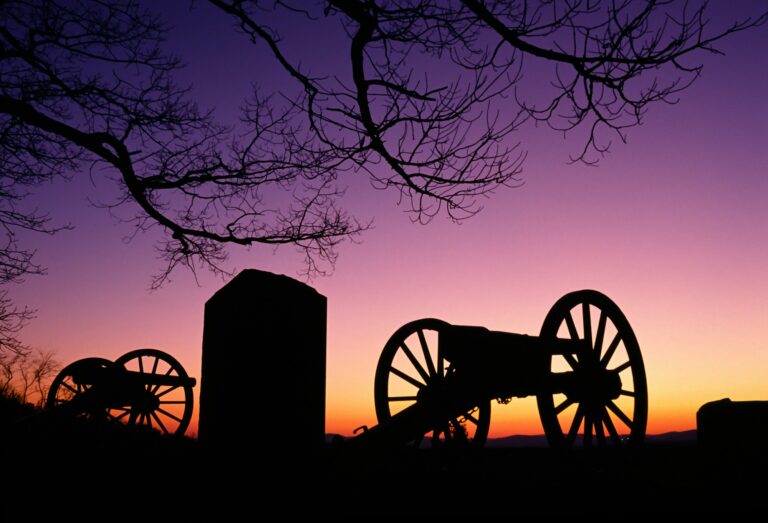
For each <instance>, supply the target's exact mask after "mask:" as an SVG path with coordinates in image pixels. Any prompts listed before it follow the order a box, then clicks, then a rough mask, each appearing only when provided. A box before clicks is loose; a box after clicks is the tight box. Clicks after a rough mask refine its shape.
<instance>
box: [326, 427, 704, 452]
mask: <svg viewBox="0 0 768 523" xmlns="http://www.w3.org/2000/svg"><path fill="white" fill-rule="evenodd" d="M338 437H341V436H339V435H338V434H326V435H325V441H326V443H331V442H332V441H333V439H334V438H338ZM645 442H646V443H647V444H650V445H660V446H661V445H663V446H677V445H682V446H685V445H695V444H696V430H695V429H692V430H684V431H677V432H665V433H663V434H647V435H646V436H645ZM485 447H486V448H491V449H507V448H543V447H549V444H548V443H547V437H546V436H545V435H544V434H538V435H517V436H505V437H502V438H488V440H487V441H486V442H485Z"/></svg>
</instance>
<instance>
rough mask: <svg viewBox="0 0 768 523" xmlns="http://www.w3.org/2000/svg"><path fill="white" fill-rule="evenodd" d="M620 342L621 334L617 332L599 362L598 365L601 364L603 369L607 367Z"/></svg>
mask: <svg viewBox="0 0 768 523" xmlns="http://www.w3.org/2000/svg"><path fill="white" fill-rule="evenodd" d="M620 342H621V333H620V332H617V333H616V336H614V337H613V341H611V344H610V345H608V349H606V351H605V354H604V355H603V359H601V360H600V363H602V365H603V367H605V368H607V367H608V362H609V361H611V358H612V357H613V353H614V352H616V347H618V346H619V343H620Z"/></svg>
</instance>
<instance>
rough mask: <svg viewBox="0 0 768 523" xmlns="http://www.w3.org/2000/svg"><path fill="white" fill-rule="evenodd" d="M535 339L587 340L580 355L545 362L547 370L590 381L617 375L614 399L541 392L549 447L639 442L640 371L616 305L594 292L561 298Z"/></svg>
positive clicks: (642, 412) (642, 423)
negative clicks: (618, 389)
mask: <svg viewBox="0 0 768 523" xmlns="http://www.w3.org/2000/svg"><path fill="white" fill-rule="evenodd" d="M540 337H541V339H542V340H547V339H553V338H555V337H559V338H567V339H581V340H587V341H588V343H587V344H586V347H585V351H584V352H583V353H582V354H580V355H578V356H576V357H574V356H572V355H568V356H562V355H553V356H551V357H550V358H549V360H550V361H549V368H550V371H551V372H573V373H574V375H575V376H577V377H580V378H583V377H588V378H589V379H593V378H595V377H598V378H610V379H613V378H614V375H618V377H619V378H620V379H621V391H620V392H619V393H618V397H616V398H611V397H607V396H605V395H602V396H601V395H600V394H593V395H588V396H584V395H581V394H580V395H576V394H559V393H558V394H552V393H541V394H539V395H538V396H537V403H538V408H539V415H540V417H541V422H542V425H543V427H544V432H545V434H546V436H547V439H548V440H549V443H550V445H552V446H553V447H576V446H584V447H592V446H599V447H607V446H621V445H622V444H624V443H630V444H633V445H636V444H640V443H642V441H643V439H644V437H645V428H646V422H647V417H648V391H647V384H646V378H645V368H644V366H643V359H642V356H641V354H640V347H639V345H638V343H637V338H636V337H635V333H634V332H633V330H632V327H630V325H629V322H628V321H627V319H626V317H625V316H624V314H623V313H622V312H621V310H620V309H619V307H618V306H617V305H616V304H615V303H614V302H613V301H611V300H610V299H609V298H608V297H607V296H605V295H603V294H601V293H599V292H597V291H590V290H585V291H577V292H573V293H570V294H567V295H565V296H563V297H562V298H561V299H560V300H558V302H557V303H556V304H555V305H554V306H553V307H552V309H551V310H550V311H549V314H547V317H546V319H545V320H544V325H543V326H542V328H541V334H540Z"/></svg>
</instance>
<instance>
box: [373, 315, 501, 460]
mask: <svg viewBox="0 0 768 523" xmlns="http://www.w3.org/2000/svg"><path fill="white" fill-rule="evenodd" d="M447 326H448V324H447V323H445V322H444V321H440V320H436V319H431V318H428V319H421V320H416V321H413V322H411V323H407V324H405V325H403V326H402V327H400V328H399V329H398V330H397V331H396V332H395V333H394V334H393V335H392V337H390V338H389V341H387V344H386V345H385V346H384V350H383V351H382V353H381V356H380V357H379V363H378V365H377V367H376V378H375V383H374V400H375V404H376V417H377V418H378V421H379V423H385V422H386V421H388V420H389V419H390V418H391V417H392V416H393V415H394V414H396V413H398V412H400V411H401V410H403V409H405V408H407V407H410V406H411V405H413V404H414V403H416V395H417V394H418V392H419V390H421V389H424V388H425V387H431V386H439V385H440V381H441V380H444V379H445V377H446V376H448V375H449V374H450V373H451V372H453V369H451V368H450V367H449V366H447V362H446V361H445V359H444V358H443V355H442V354H441V352H440V348H439V347H438V333H439V332H440V330H441V329H444V328H445V327H447ZM490 421H491V402H490V401H487V402H484V403H481V404H480V405H478V406H476V407H475V408H474V409H472V410H470V411H468V412H465V413H463V414H462V415H461V416H457V417H456V418H453V419H447V420H445V423H444V424H442V426H438V427H435V428H434V430H432V431H430V432H428V433H427V434H424V435H422V436H420V437H419V438H417V439H416V440H415V441H413V442H410V444H411V445H413V446H415V447H422V446H431V447H439V446H443V445H451V444H453V443H465V442H466V443H471V444H473V445H483V444H484V443H485V440H486V438H487V436H488V425H489V424H490ZM425 436H426V437H427V440H426V441H425Z"/></svg>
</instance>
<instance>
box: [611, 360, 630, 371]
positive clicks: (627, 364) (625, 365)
mask: <svg viewBox="0 0 768 523" xmlns="http://www.w3.org/2000/svg"><path fill="white" fill-rule="evenodd" d="M631 365H632V362H631V361H625V362H624V363H622V364H621V365H619V366H618V367H616V368H615V369H611V372H615V373H616V374H618V373H619V372H622V371H625V370H627V369H628V368H629V367H630V366H631Z"/></svg>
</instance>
